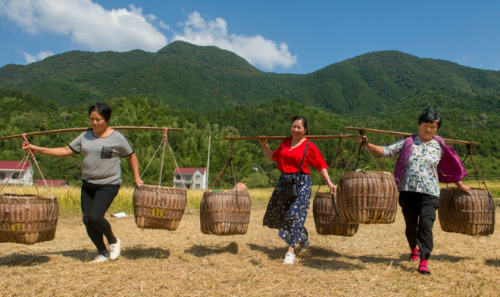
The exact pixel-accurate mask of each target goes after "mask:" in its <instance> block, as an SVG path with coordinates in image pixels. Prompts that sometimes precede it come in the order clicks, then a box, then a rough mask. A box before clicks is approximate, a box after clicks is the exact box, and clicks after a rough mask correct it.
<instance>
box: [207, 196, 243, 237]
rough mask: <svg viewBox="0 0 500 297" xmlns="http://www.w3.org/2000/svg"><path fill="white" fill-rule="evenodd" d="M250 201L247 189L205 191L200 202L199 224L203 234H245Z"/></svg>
mask: <svg viewBox="0 0 500 297" xmlns="http://www.w3.org/2000/svg"><path fill="white" fill-rule="evenodd" d="M251 206H252V203H251V201H250V195H249V194H248V192H247V191H242V192H240V191H220V190H214V191H211V192H208V191H207V192H205V194H203V199H202V200H201V204H200V225H201V232H203V233H204V234H215V235H238V234H246V233H247V230H248V224H249V222H250V208H251Z"/></svg>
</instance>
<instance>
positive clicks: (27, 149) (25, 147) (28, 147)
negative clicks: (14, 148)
mask: <svg viewBox="0 0 500 297" xmlns="http://www.w3.org/2000/svg"><path fill="white" fill-rule="evenodd" d="M22 148H23V150H24V151H25V152H26V154H28V153H29V152H30V150H31V152H32V153H33V154H36V153H38V151H39V149H40V148H39V147H38V146H36V145H32V144H30V143H29V142H27V141H24V142H23V145H22Z"/></svg>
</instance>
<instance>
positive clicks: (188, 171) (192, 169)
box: [174, 168, 206, 174]
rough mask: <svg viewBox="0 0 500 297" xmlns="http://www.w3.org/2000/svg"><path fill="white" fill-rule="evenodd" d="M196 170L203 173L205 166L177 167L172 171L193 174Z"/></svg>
mask: <svg viewBox="0 0 500 297" xmlns="http://www.w3.org/2000/svg"><path fill="white" fill-rule="evenodd" d="M196 170H199V171H200V172H201V173H202V174H205V170H206V168H179V169H175V170H174V173H180V174H193V173H195V172H196Z"/></svg>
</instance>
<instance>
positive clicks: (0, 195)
mask: <svg viewBox="0 0 500 297" xmlns="http://www.w3.org/2000/svg"><path fill="white" fill-rule="evenodd" d="M0 199H6V200H7V199H9V200H10V199H16V200H21V199H23V200H24V199H28V200H29V199H47V200H57V197H50V196H45V195H37V194H18V193H0Z"/></svg>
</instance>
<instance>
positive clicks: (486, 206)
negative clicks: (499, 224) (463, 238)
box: [438, 187, 495, 236]
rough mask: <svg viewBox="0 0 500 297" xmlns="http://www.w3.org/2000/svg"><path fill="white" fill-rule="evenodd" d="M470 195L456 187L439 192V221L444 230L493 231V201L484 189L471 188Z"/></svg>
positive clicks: (482, 232) (459, 231)
mask: <svg viewBox="0 0 500 297" xmlns="http://www.w3.org/2000/svg"><path fill="white" fill-rule="evenodd" d="M471 192H472V196H471V195H468V194H467V193H465V192H463V191H460V190H458V189H457V188H455V187H453V188H443V189H441V192H440V193H439V204H440V207H439V209H438V214H439V223H440V225H441V229H443V231H445V232H454V233H461V234H467V235H472V236H476V235H490V234H493V232H494V231H495V203H494V202H493V201H492V200H490V198H489V195H488V191H487V190H486V189H477V188H473V189H471Z"/></svg>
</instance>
